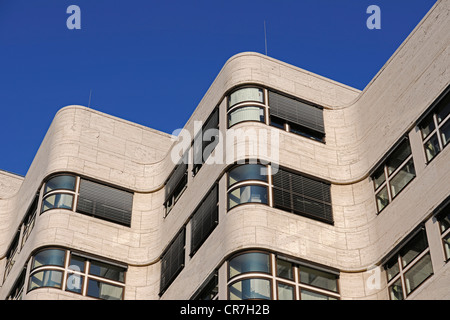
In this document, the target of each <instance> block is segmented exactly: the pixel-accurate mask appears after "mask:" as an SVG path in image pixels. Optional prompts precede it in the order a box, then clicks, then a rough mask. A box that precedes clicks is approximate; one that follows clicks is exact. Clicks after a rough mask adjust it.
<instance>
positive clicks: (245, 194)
mask: <svg viewBox="0 0 450 320" xmlns="http://www.w3.org/2000/svg"><path fill="white" fill-rule="evenodd" d="M244 203H264V204H267V187H265V186H256V185H250V186H244V187H239V188H236V189H233V190H231V191H230V192H228V209H232V208H234V207H235V206H237V205H239V204H244Z"/></svg>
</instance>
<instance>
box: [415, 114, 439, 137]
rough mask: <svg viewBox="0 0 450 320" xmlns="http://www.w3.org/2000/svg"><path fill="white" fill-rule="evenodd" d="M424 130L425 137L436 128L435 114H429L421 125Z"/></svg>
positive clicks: (423, 135) (421, 129) (422, 130)
mask: <svg viewBox="0 0 450 320" xmlns="http://www.w3.org/2000/svg"><path fill="white" fill-rule="evenodd" d="M419 128H420V131H421V132H422V138H423V139H425V138H426V137H427V136H428V135H429V134H430V133H431V132H433V130H434V129H435V128H436V127H435V125H434V120H433V114H430V115H429V116H427V117H426V118H425V119H423V121H422V122H421V123H420V125H419Z"/></svg>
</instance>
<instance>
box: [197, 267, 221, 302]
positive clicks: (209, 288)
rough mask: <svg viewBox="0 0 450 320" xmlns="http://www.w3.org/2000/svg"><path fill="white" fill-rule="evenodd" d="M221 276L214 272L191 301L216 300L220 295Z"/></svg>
mask: <svg viewBox="0 0 450 320" xmlns="http://www.w3.org/2000/svg"><path fill="white" fill-rule="evenodd" d="M218 278H219V276H218V272H217V271H214V273H213V274H211V275H210V276H209V277H208V279H206V281H205V282H204V283H203V284H202V285H201V287H200V288H199V289H198V290H197V291H196V292H195V293H194V295H193V296H192V297H191V299H190V300H214V299H215V298H216V297H217V294H218V293H219V279H218Z"/></svg>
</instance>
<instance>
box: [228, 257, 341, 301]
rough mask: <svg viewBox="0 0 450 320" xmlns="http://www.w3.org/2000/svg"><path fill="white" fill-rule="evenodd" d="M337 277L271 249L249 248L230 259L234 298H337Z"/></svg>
mask: <svg viewBox="0 0 450 320" xmlns="http://www.w3.org/2000/svg"><path fill="white" fill-rule="evenodd" d="M338 279H339V274H338V273H336V272H334V271H329V270H327V269H325V268H322V267H319V266H312V265H308V264H305V263H303V262H297V261H295V260H291V259H289V258H286V257H282V256H278V255H276V254H273V253H269V252H260V251H247V252H243V253H239V254H237V255H235V256H232V257H231V259H230V260H229V261H228V297H229V299H231V300H243V299H277V300H337V299H339V297H340V295H339V287H338ZM273 292H274V293H276V294H275V296H273Z"/></svg>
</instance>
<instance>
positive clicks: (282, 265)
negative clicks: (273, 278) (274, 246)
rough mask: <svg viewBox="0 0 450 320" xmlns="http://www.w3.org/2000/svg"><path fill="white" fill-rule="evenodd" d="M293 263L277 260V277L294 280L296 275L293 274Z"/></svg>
mask: <svg viewBox="0 0 450 320" xmlns="http://www.w3.org/2000/svg"><path fill="white" fill-rule="evenodd" d="M292 270H293V269H292V263H290V262H288V261H285V260H280V259H277V276H278V277H282V278H286V279H291V280H293V279H294V274H293V272H292Z"/></svg>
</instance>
